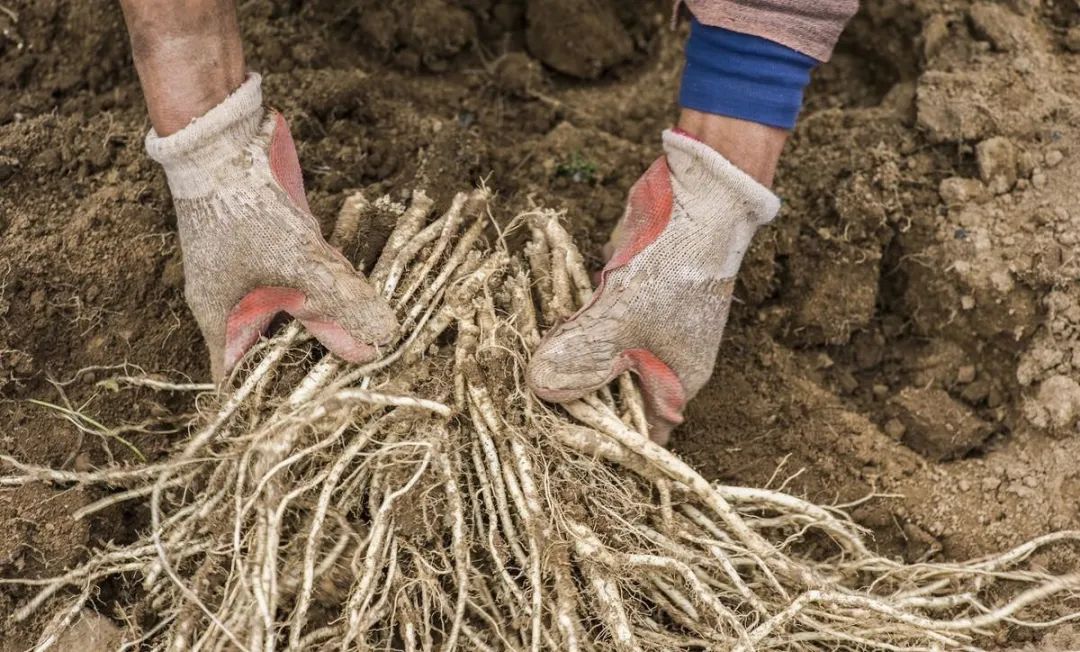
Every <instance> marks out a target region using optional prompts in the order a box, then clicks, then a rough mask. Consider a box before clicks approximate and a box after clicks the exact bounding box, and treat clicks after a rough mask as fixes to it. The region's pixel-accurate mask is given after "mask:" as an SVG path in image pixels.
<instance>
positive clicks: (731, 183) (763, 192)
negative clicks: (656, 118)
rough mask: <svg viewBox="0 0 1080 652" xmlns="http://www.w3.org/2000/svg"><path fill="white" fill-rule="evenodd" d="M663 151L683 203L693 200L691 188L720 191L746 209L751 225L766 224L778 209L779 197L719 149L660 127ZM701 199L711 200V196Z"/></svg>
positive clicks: (709, 191)
mask: <svg viewBox="0 0 1080 652" xmlns="http://www.w3.org/2000/svg"><path fill="white" fill-rule="evenodd" d="M664 152H665V153H666V154H667V160H668V167H669V168H670V170H671V178H672V182H673V184H674V186H675V187H674V188H673V190H674V192H675V194H676V196H678V197H679V199H680V200H682V201H683V202H684V203H690V204H692V203H696V202H695V201H694V195H695V192H694V191H695V189H698V190H705V191H707V192H708V193H709V194H711V193H714V192H717V191H720V192H723V193H724V194H725V195H727V196H728V197H729V198H730V199H732V200H734V201H736V202H738V204H739V205H741V206H744V207H746V208H747V209H748V214H747V217H748V218H749V220H750V221H751V222H752V224H753V226H754V227H755V229H756V227H758V226H760V225H762V224H768V223H769V222H771V221H772V220H773V218H774V217H776V214H777V213H778V212H779V211H780V198H779V197H777V196H776V195H775V194H773V192H772V191H771V190H769V189H768V188H766V187H765V186H763V185H761V184H760V183H758V182H757V181H756V180H755V179H754V178H753V177H751V176H750V175H749V174H747V173H745V172H743V171H742V170H740V169H739V168H738V167H736V166H735V164H734V163H732V162H731V161H729V160H727V159H726V158H724V156H723V155H722V154H720V152H718V151H716V150H715V149H713V148H712V147H709V146H708V145H706V144H705V143H703V142H701V141H699V140H695V139H693V138H691V137H689V136H685V135H683V134H680V133H678V132H675V131H673V130H671V129H665V130H664ZM703 199H706V200H709V201H712V200H714V199H715V198H713V197H704V198H703Z"/></svg>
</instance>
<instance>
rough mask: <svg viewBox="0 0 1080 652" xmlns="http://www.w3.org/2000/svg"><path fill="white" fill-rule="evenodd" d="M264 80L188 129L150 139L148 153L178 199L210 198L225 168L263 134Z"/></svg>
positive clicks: (254, 78)
mask: <svg viewBox="0 0 1080 652" xmlns="http://www.w3.org/2000/svg"><path fill="white" fill-rule="evenodd" d="M264 113H265V111H264V110H263V106H262V77H261V76H260V75H259V74H258V73H248V76H247V79H245V80H244V83H243V84H241V85H240V87H239V88H237V89H236V90H235V91H233V92H232V94H231V95H229V96H228V97H226V98H225V99H224V100H223V101H222V102H221V104H218V105H217V106H215V107H214V108H212V109H210V110H209V111H207V112H206V113H205V114H204V115H202V116H200V117H198V118H195V119H194V120H192V121H191V122H190V123H189V124H188V125H187V126H186V127H184V128H183V129H181V130H180V131H178V132H176V133H174V134H171V135H169V136H165V137H161V136H158V135H157V132H156V131H154V130H153V129H151V130H150V132H149V133H148V134H146V153H147V154H149V155H150V158H152V159H154V160H155V161H157V162H158V163H160V164H161V166H162V167H163V168H165V176H166V178H167V179H168V181H169V190H170V191H172V195H173V198H174V199H190V198H194V197H199V196H202V195H205V194H207V192H208V190H209V189H210V187H211V185H212V183H210V182H211V181H212V178H213V177H214V176H216V175H215V174H214V172H215V171H216V170H219V169H220V168H221V167H222V166H224V165H227V164H230V163H234V162H235V161H236V160H237V159H238V158H240V157H242V156H244V155H245V153H246V152H247V151H248V148H249V146H250V145H251V144H252V142H253V141H255V140H256V138H257V137H258V136H259V134H260V132H261V131H262V122H263V116H264Z"/></svg>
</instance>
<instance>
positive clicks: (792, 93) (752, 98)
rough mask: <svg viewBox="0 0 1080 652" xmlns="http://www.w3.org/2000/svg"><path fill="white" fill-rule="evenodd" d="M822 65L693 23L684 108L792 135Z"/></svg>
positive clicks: (684, 78) (764, 43)
mask: <svg viewBox="0 0 1080 652" xmlns="http://www.w3.org/2000/svg"><path fill="white" fill-rule="evenodd" d="M817 64H818V61H817V59H814V58H813V57H811V56H808V55H805V54H803V53H801V52H799V51H797V50H793V49H791V48H789V47H787V46H786V45H781V44H779V43H776V42H775V41H770V40H769V39H766V38H762V37H760V36H753V35H750V34H741V33H739V32H733V31H731V30H728V29H724V28H723V27H711V26H709V25H702V24H701V23H700V22H699V21H698V20H697V19H696V18H691V22H690V39H689V40H688V41H687V43H686V67H685V68H684V69H683V76H682V87H681V89H680V91H679V105H680V106H682V107H683V108H687V109H694V110H696V111H702V112H704V113H715V114H718V115H726V116H728V117H732V118H739V119H740V120H748V121H750V122H757V123H760V124H764V125H769V126H770V127H779V128H781V129H792V128H794V127H795V119H796V118H797V117H798V115H799V109H801V108H802V98H803V89H804V88H805V87H806V85H807V84H808V83H809V82H810V71H812V70H813V69H814V68H815V67H816V66H817Z"/></svg>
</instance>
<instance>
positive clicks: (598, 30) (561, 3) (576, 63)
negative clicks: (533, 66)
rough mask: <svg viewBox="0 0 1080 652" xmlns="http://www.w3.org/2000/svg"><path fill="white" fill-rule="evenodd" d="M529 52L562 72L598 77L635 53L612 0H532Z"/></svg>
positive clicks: (526, 34) (528, 35)
mask: <svg viewBox="0 0 1080 652" xmlns="http://www.w3.org/2000/svg"><path fill="white" fill-rule="evenodd" d="M527 19H528V23H529V27H528V30H527V31H526V33H525V37H526V40H527V42H528V44H529V51H530V52H532V53H533V55H534V56H536V57H537V58H538V59H540V60H541V61H543V62H544V63H545V64H547V65H549V66H551V67H552V68H554V69H555V70H558V71H559V72H561V73H565V74H567V75H570V76H572V77H580V78H581V79H595V78H597V77H599V76H600V74H601V73H602V72H604V71H605V70H607V69H608V68H610V67H611V66H613V65H615V64H617V63H621V62H623V61H625V60H626V59H627V58H628V57H629V56H630V54H631V53H632V52H633V43H632V42H631V40H630V35H629V34H628V33H627V31H626V28H625V27H623V25H622V23H621V22H619V18H618V16H617V15H616V14H615V7H614V5H613V4H612V3H611V2H610V0H530V2H529V8H528V14H527Z"/></svg>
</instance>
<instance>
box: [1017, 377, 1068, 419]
mask: <svg viewBox="0 0 1080 652" xmlns="http://www.w3.org/2000/svg"><path fill="white" fill-rule="evenodd" d="M1024 413H1025V415H1026V416H1027V418H1028V421H1030V422H1031V423H1032V424H1033V425H1035V426H1036V427H1039V428H1052V429H1056V430H1060V429H1065V428H1068V427H1070V426H1072V425H1073V423H1074V422H1075V421H1076V418H1077V417H1078V416H1080V383H1077V382H1076V381H1075V380H1073V379H1072V378H1069V377H1068V376H1051V377H1050V378H1047V379H1046V380H1044V381H1043V382H1042V384H1040V385H1039V391H1038V394H1036V396H1035V399H1034V400H1033V401H1029V402H1028V403H1027V404H1026V405H1025V407H1024Z"/></svg>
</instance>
